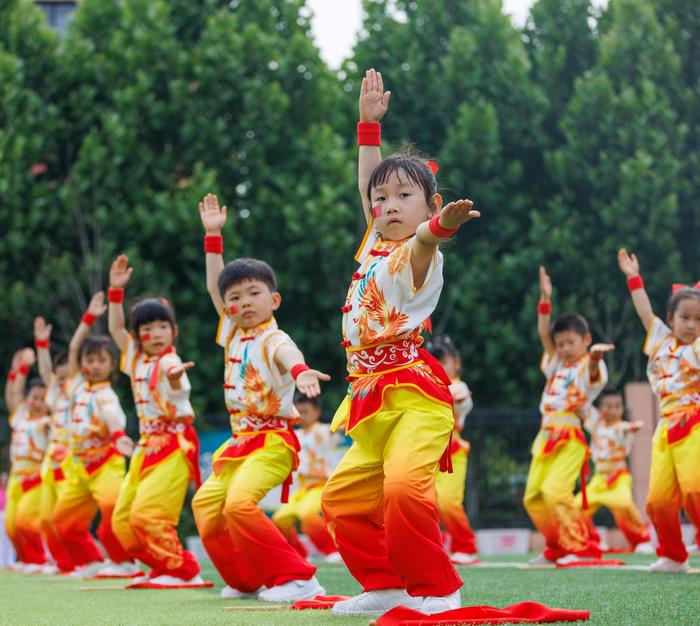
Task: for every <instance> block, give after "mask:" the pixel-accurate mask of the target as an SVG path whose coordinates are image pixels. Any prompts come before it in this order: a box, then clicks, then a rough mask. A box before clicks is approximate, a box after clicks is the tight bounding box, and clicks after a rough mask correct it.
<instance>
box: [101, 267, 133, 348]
mask: <svg viewBox="0 0 700 626" xmlns="http://www.w3.org/2000/svg"><path fill="white" fill-rule="evenodd" d="M133 271H134V268H133V267H129V259H128V258H127V257H126V256H125V255H123V254H120V255H119V256H118V257H117V258H116V259H114V261H112V267H110V268H109V289H110V291H112V292H113V293H114V292H121V297H119V298H110V299H109V300H110V302H109V313H108V316H107V320H108V322H107V325H108V326H109V334H110V335H112V339H114V343H116V344H117V348H119V351H120V352H124V350H126V347H127V345H128V343H129V331H128V330H127V329H126V321H125V318H124V304H123V300H124V296H123V294H124V288H125V287H126V286H127V284H128V283H129V279H130V278H131V274H132V272H133Z"/></svg>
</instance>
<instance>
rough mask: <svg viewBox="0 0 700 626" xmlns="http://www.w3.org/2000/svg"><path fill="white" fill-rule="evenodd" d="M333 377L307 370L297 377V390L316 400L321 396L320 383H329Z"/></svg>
mask: <svg viewBox="0 0 700 626" xmlns="http://www.w3.org/2000/svg"><path fill="white" fill-rule="evenodd" d="M330 379H331V377H330V376H329V375H328V374H324V373H322V372H319V371H318V370H306V371H304V372H301V374H299V376H297V389H298V390H299V391H301V393H303V394H304V395H305V396H306V397H307V398H315V397H316V396H319V395H321V385H320V382H319V381H323V382H328V381H329V380H330Z"/></svg>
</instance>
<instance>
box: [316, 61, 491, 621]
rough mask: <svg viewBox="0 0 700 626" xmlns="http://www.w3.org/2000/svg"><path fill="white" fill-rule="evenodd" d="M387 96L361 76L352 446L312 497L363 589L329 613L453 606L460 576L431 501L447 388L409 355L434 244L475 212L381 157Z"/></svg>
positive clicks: (416, 167) (348, 303)
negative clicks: (360, 223)
mask: <svg viewBox="0 0 700 626" xmlns="http://www.w3.org/2000/svg"><path fill="white" fill-rule="evenodd" d="M389 95H390V94H389V92H386V93H384V89H383V84H382V78H381V74H378V73H377V72H375V71H374V70H369V71H368V72H367V74H366V76H365V78H364V79H363V81H362V91H361V95H360V123H359V124H358V140H359V141H358V143H359V144H360V155H359V188H360V194H361V198H362V205H363V209H364V214H365V217H366V219H367V223H368V230H367V234H366V236H365V240H364V241H363V244H362V246H361V250H360V254H359V256H358V257H357V260H358V261H359V262H360V264H361V265H360V268H359V270H358V271H357V272H355V273H354V274H353V277H352V282H351V284H350V288H349V290H348V294H347V297H346V299H345V303H344V305H343V307H342V312H343V342H342V344H341V345H342V346H343V347H344V348H346V349H347V361H348V372H349V380H350V381H351V382H350V387H349V390H348V395H347V396H346V398H345V400H344V401H343V403H342V405H341V406H340V408H339V409H338V411H337V412H336V416H335V418H334V420H333V428H334V429H337V428H339V427H340V426H341V425H344V426H345V429H346V432H347V433H349V434H350V436H351V437H352V438H353V442H354V443H353V445H352V447H351V448H350V450H349V451H348V452H347V454H346V455H345V457H344V458H343V459H342V460H341V462H340V464H339V465H338V467H337V468H336V469H335V471H334V472H333V474H332V475H331V477H330V479H329V480H328V483H327V484H326V487H325V489H324V492H323V500H322V504H323V511H324V514H325V516H326V519H327V520H328V528H329V531H330V533H331V536H333V537H334V539H335V541H336V544H337V545H338V549H339V551H340V554H341V556H342V557H343V560H344V561H345V563H346V565H347V566H348V568H349V569H350V572H351V573H352V575H353V576H354V577H355V578H356V579H357V580H358V581H359V582H360V584H361V585H362V587H363V592H362V593H361V594H359V595H357V596H355V597H353V598H351V599H350V600H344V601H341V602H338V603H337V604H336V605H335V606H334V607H333V609H332V610H333V612H334V613H335V614H338V615H380V614H382V613H384V612H385V611H387V610H389V609H391V608H393V607H395V606H398V605H405V606H408V607H409V608H420V610H421V611H422V612H423V613H437V612H441V611H445V610H449V609H454V608H457V607H459V606H460V592H459V588H460V587H461V585H462V580H461V579H460V577H459V576H458V575H457V572H456V571H455V569H454V566H453V565H452V563H451V562H450V558H449V557H448V555H447V554H446V553H445V550H444V547H443V545H442V537H441V534H440V524H439V515H438V510H437V507H436V505H435V472H436V470H437V467H438V462H439V460H440V459H441V457H444V458H445V459H446V460H447V461H449V443H450V436H451V433H452V430H453V428H454V419H453V416H452V396H451V394H450V390H449V385H450V380H449V378H447V375H446V374H445V371H444V370H443V369H442V367H441V366H440V364H439V363H438V362H437V360H436V359H434V358H433V357H432V356H431V355H430V354H429V353H427V352H426V351H425V350H421V349H419V348H420V345H421V343H422V341H423V340H422V337H421V332H422V330H423V329H424V328H425V327H426V325H427V323H428V319H429V317H430V315H431V313H432V312H433V310H434V309H435V306H436V305H437V302H438V299H439V297H440V292H441V290H442V284H443V280H442V254H440V252H439V251H438V244H439V243H440V242H441V241H443V240H444V239H445V238H447V237H450V236H452V235H454V234H455V232H456V231H457V229H458V228H459V227H460V226H461V225H462V224H463V223H464V222H467V221H469V220H471V219H474V218H476V217H479V213H478V212H476V211H472V203H471V202H470V201H469V200H458V201H457V202H451V203H450V204H448V205H447V206H445V207H442V197H441V196H440V194H438V193H437V182H436V180H435V175H434V173H433V171H432V170H431V168H430V167H429V166H428V165H427V164H426V163H424V162H423V161H421V160H419V159H416V158H413V157H410V156H405V155H395V156H392V157H389V158H388V159H386V160H384V161H382V156H381V150H380V148H379V146H380V137H379V134H380V124H379V121H380V120H381V119H382V117H383V116H384V114H385V113H386V110H387V107H388V101H389ZM445 469H447V467H445ZM409 520H410V521H409Z"/></svg>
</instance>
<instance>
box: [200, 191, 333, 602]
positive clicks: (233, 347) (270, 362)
mask: <svg viewBox="0 0 700 626" xmlns="http://www.w3.org/2000/svg"><path fill="white" fill-rule="evenodd" d="M199 210H200V216H201V218H202V224H203V225H204V230H205V232H206V236H205V238H204V250H205V252H206V277H207V290H208V291H209V295H210V296H211V300H212V303H213V304H214V308H215V310H216V311H217V313H218V314H219V315H220V318H219V329H218V332H217V336H216V341H217V343H218V344H219V345H220V346H221V347H222V348H223V349H224V393H225V398H226V406H227V408H228V410H229V414H230V421H231V430H232V436H231V438H230V439H229V440H227V441H226V442H225V443H224V444H223V445H222V446H221V447H220V448H219V449H218V450H217V451H216V452H215V453H214V457H213V466H214V471H213V473H212V475H211V476H210V477H209V478H208V479H207V480H206V482H205V483H204V484H203V485H202V487H201V488H200V489H199V491H198V492H197V494H196V495H195V497H194V500H193V501H192V510H193V511H194V516H195V521H196V523H197V528H198V529H199V534H200V535H201V537H202V541H203V542H204V547H205V548H206V550H207V553H208V554H209V556H210V557H211V560H212V561H213V562H214V565H215V566H216V568H217V570H219V573H220V574H221V576H222V577H223V579H224V581H225V582H226V585H227V586H226V587H225V588H224V589H223V590H222V594H221V595H222V596H223V597H226V598H244V597H251V596H255V595H257V597H259V598H260V599H262V600H266V601H271V602H293V601H296V600H301V599H305V598H312V597H314V596H316V595H318V594H322V593H324V590H323V588H322V587H321V585H319V583H318V581H317V580H316V577H315V576H314V573H315V572H316V568H315V567H314V566H313V565H311V564H310V563H308V562H307V561H305V560H304V559H303V558H301V556H300V555H299V554H298V553H297V552H296V550H294V549H293V548H292V547H291V546H290V545H289V544H288V543H287V541H286V540H285V538H284V536H283V535H282V534H281V533H280V531H279V530H278V529H277V527H276V526H275V525H274V523H273V522H272V521H271V520H270V519H268V518H267V517H266V516H265V514H264V513H263V511H262V510H261V509H260V508H259V507H258V503H259V502H260V500H261V499H262V498H263V497H264V496H265V494H266V493H267V492H268V491H270V490H271V489H273V488H274V487H276V486H277V485H280V484H284V486H285V488H283V501H286V498H285V497H284V495H285V492H286V491H288V486H289V482H290V480H291V473H292V471H293V470H294V469H295V468H296V467H297V464H298V452H299V442H298V440H297V437H296V435H295V433H294V430H293V429H292V424H294V423H295V422H296V421H297V413H296V411H295V409H294V405H293V403H292V401H293V398H294V387H295V382H296V387H297V389H299V391H301V392H302V393H304V394H306V395H307V396H309V397H316V396H317V395H319V393H320V385H319V381H325V380H329V379H330V377H329V376H328V375H326V374H322V373H321V372H318V371H316V370H312V369H309V367H308V366H307V365H305V363H304V356H303V355H302V353H301V352H300V351H299V349H298V348H297V347H296V345H295V344H294V342H293V341H292V339H291V338H290V337H289V336H288V335H287V334H286V333H284V332H283V331H282V330H280V329H279V328H278V327H277V322H276V321H275V317H274V312H275V311H276V310H277V309H278V308H279V306H280V302H281V299H282V297H281V295H280V294H279V292H278V291H277V285H276V279H275V274H274V272H273V271H272V268H271V267H270V266H269V265H268V264H267V263H265V262H263V261H259V260H257V259H236V260H234V261H232V262H230V263H228V264H227V265H224V259H223V238H222V236H221V230H222V228H223V226H224V224H225V223H226V207H221V208H220V207H219V202H218V200H217V198H216V196H214V195H212V194H208V195H207V196H206V197H205V198H204V200H203V202H201V203H200V205H199ZM264 587H266V589H265V588H264Z"/></svg>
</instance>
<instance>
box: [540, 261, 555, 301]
mask: <svg viewBox="0 0 700 626" xmlns="http://www.w3.org/2000/svg"><path fill="white" fill-rule="evenodd" d="M540 299H541V300H545V301H549V300H551V299H552V280H551V279H550V278H549V274H547V270H546V269H544V265H540Z"/></svg>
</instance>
